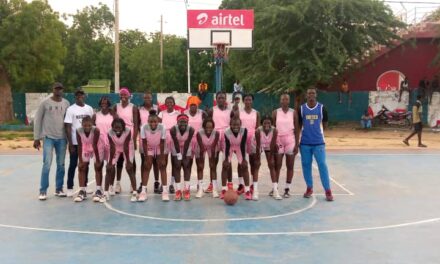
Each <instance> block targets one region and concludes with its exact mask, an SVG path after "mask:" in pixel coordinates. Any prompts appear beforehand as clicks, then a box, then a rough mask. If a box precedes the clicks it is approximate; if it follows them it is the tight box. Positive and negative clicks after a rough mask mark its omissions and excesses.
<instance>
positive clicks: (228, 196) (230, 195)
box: [223, 190, 238, 205]
mask: <svg viewBox="0 0 440 264" xmlns="http://www.w3.org/2000/svg"><path fill="white" fill-rule="evenodd" d="M223 200H224V201H225V204H227V205H234V204H235V203H236V202H237V201H238V194H237V192H236V191H234V190H227V191H226V192H225V197H224V198H223Z"/></svg>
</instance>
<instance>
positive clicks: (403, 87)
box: [399, 77, 411, 103]
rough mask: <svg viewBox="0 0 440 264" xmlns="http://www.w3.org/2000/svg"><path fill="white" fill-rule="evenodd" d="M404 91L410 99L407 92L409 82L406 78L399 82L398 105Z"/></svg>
mask: <svg viewBox="0 0 440 264" xmlns="http://www.w3.org/2000/svg"><path fill="white" fill-rule="evenodd" d="M404 91H407V92H408V98H409V99H411V91H410V90H409V82H408V78H407V77H405V79H404V80H403V81H401V82H400V92H399V103H400V101H401V100H402V93H403V92H404Z"/></svg>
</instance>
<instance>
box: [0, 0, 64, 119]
mask: <svg viewBox="0 0 440 264" xmlns="http://www.w3.org/2000/svg"><path fill="white" fill-rule="evenodd" d="M64 30H65V27H64V25H63V23H61V22H60V21H59V19H58V14H56V13H55V12H53V11H52V9H51V8H50V6H49V5H48V4H47V3H46V2H45V1H33V2H31V3H28V2H26V1H24V0H10V1H8V0H0V113H2V114H1V115H0V123H3V122H5V121H9V120H12V119H13V113H12V93H11V92H12V91H23V90H24V87H27V86H29V85H37V84H48V83H51V82H53V81H54V79H55V77H56V76H57V75H58V74H60V73H61V72H62V70H63V65H62V60H63V58H64V56H65V48H64V47H63V43H62V34H63V32H64Z"/></svg>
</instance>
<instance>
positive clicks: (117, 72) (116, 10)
mask: <svg viewBox="0 0 440 264" xmlns="http://www.w3.org/2000/svg"><path fill="white" fill-rule="evenodd" d="M114 30H115V93H119V0H115V25H114Z"/></svg>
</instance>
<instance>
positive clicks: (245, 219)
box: [104, 196, 316, 222]
mask: <svg viewBox="0 0 440 264" xmlns="http://www.w3.org/2000/svg"><path fill="white" fill-rule="evenodd" d="M104 205H105V207H106V208H107V209H109V210H110V211H113V212H115V213H118V214H121V215H126V216H130V217H136V218H144V219H150V220H160V221H169V222H232V221H250V220H266V219H274V218H279V217H285V216H290V215H295V214H299V213H302V212H305V211H307V210H309V209H311V208H312V207H314V206H315V205H316V198H315V197H313V196H312V202H311V203H310V204H309V205H308V206H306V207H304V208H302V209H299V210H295V211H293V212H288V213H284V214H278V215H268V216H256V217H241V218H211V219H183V218H165V217H154V216H146V215H138V214H132V213H127V212H124V211H121V210H118V209H115V208H114V207H113V206H111V204H109V203H108V202H105V203H104Z"/></svg>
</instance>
